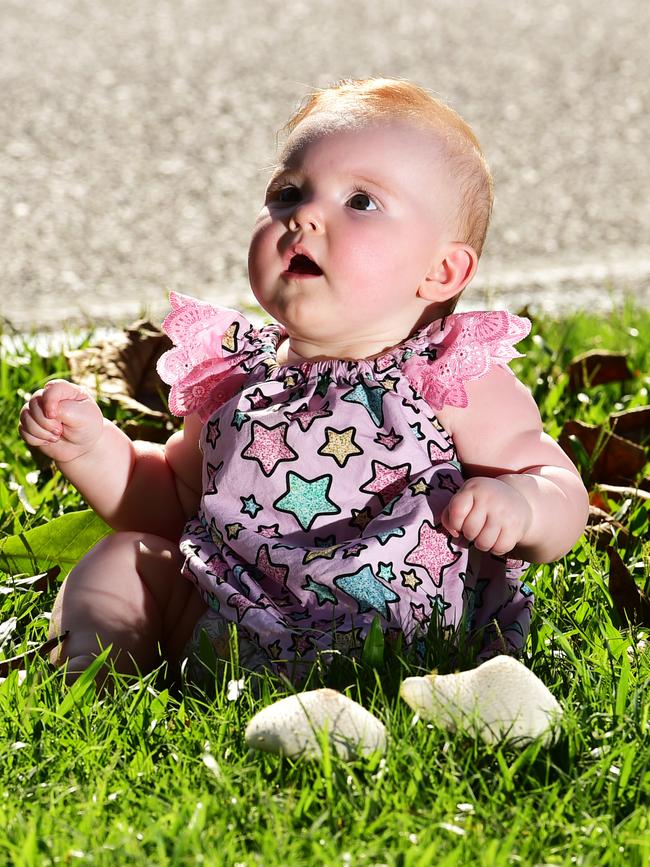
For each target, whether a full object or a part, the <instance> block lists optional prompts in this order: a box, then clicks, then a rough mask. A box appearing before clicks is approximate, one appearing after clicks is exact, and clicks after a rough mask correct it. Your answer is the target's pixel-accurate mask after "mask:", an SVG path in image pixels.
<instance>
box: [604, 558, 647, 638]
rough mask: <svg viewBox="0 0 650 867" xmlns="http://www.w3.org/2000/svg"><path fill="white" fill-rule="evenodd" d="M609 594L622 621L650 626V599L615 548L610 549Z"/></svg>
mask: <svg viewBox="0 0 650 867" xmlns="http://www.w3.org/2000/svg"><path fill="white" fill-rule="evenodd" d="M607 554H608V556H609V592H610V594H611V597H612V602H613V603H614V607H615V608H616V611H617V612H618V615H619V617H620V618H621V621H622V622H623V623H625V624H627V623H636V624H638V625H639V626H650V599H648V597H647V596H646V594H645V593H644V592H643V591H642V590H641V589H639V587H637V585H636V582H635V580H634V578H633V577H632V575H630V572H629V570H628V568H627V566H626V565H625V563H624V562H623V561H622V559H621V556H620V554H619V553H618V551H617V550H616V549H615V548H611V547H610V548H608V549H607Z"/></svg>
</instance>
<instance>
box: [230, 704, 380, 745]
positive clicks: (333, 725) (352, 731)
mask: <svg viewBox="0 0 650 867" xmlns="http://www.w3.org/2000/svg"><path fill="white" fill-rule="evenodd" d="M244 737H245V739H246V743H247V744H248V746H249V747H251V748H253V749H256V750H264V751H265V752H269V753H277V754H278V755H283V756H291V757H298V756H301V757H305V758H319V757H320V756H321V755H322V745H323V742H324V741H323V739H324V738H327V741H328V742H329V745H330V749H331V750H332V751H333V752H334V753H335V754H336V755H337V756H339V758H341V759H344V760H349V759H353V758H356V757H358V756H360V755H361V756H367V755H370V754H372V753H374V752H380V753H383V752H384V751H385V749H386V729H385V727H384V725H383V723H381V722H380V721H379V720H378V719H377V717H375V716H373V715H372V714H371V713H370V712H369V711H367V710H366V709H365V708H363V707H361V705H360V704H357V702H356V701H352V699H350V698H347V696H344V695H342V694H341V693H340V692H337V691H336V690H334V689H314V690H311V691H309V692H302V693H298V694H297V695H291V696H289V697H288V698H283V699H280V701H276V702H275V703H274V704H272V705H269V706H268V707H265V708H264V709H263V710H261V711H260V712H259V713H257V714H255V716H254V717H253V718H252V720H251V721H250V722H249V723H248V725H247V726H246V732H245V734H244Z"/></svg>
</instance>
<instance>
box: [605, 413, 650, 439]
mask: <svg viewBox="0 0 650 867" xmlns="http://www.w3.org/2000/svg"><path fill="white" fill-rule="evenodd" d="M609 425H610V427H611V429H612V430H613V431H614V433H616V434H618V435H619V436H623V437H625V439H628V440H632V441H633V442H635V443H642V442H647V441H648V440H650V406H636V407H634V408H633V409H626V410H623V411H622V412H615V413H612V415H610V417H609Z"/></svg>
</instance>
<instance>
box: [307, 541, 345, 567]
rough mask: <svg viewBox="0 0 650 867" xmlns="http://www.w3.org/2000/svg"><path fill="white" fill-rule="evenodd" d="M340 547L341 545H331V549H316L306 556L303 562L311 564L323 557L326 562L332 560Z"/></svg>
mask: <svg viewBox="0 0 650 867" xmlns="http://www.w3.org/2000/svg"><path fill="white" fill-rule="evenodd" d="M340 547H341V545H340V544H339V545H330V547H329V548H314V549H312V550H311V551H308V552H307V553H306V554H305V556H304V558H303V561H302V562H303V563H311V561H312V560H317V559H318V558H319V557H323V558H324V559H326V560H331V559H332V557H333V556H334V554H335V553H336V552H337V551H338V549H339V548H340Z"/></svg>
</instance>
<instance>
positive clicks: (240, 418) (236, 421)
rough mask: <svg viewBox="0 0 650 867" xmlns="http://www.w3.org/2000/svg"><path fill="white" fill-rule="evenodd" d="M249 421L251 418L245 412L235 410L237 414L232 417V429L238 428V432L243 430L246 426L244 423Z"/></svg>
mask: <svg viewBox="0 0 650 867" xmlns="http://www.w3.org/2000/svg"><path fill="white" fill-rule="evenodd" d="M247 421H249V417H248V416H247V415H246V413H245V412H242V411H241V410H239V409H236V410H235V414H234V415H233V417H232V422H231V425H230V426H231V427H236V428H237V430H241V429H242V427H243V426H244V423H245V422H247Z"/></svg>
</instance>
